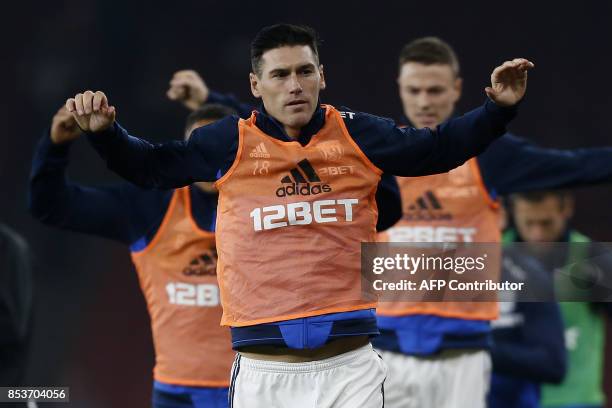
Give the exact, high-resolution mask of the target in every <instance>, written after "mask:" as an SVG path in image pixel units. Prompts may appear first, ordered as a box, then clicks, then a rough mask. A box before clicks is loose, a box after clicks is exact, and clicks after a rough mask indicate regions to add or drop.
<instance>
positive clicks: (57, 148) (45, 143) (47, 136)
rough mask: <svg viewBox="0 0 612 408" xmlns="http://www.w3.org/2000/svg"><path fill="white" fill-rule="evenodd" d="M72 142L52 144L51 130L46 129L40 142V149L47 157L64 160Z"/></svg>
mask: <svg viewBox="0 0 612 408" xmlns="http://www.w3.org/2000/svg"><path fill="white" fill-rule="evenodd" d="M73 143H74V142H73V141H69V142H64V143H53V141H52V140H51V129H49V128H48V129H46V130H45V133H44V134H43V137H42V138H41V141H40V147H41V148H42V149H43V150H44V152H45V153H46V155H47V156H49V157H55V158H64V157H66V156H68V153H69V152H70V148H71V147H72V144H73Z"/></svg>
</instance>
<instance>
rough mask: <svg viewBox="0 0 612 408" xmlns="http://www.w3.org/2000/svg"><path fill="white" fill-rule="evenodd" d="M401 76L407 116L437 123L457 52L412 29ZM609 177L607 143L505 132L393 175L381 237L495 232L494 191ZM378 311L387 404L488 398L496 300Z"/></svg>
mask: <svg viewBox="0 0 612 408" xmlns="http://www.w3.org/2000/svg"><path fill="white" fill-rule="evenodd" d="M397 83H398V88H399V94H400V97H401V100H402V104H403V108H404V113H405V117H404V118H403V122H404V123H405V124H406V125H408V126H414V127H416V128H427V127H429V128H433V127H436V126H439V125H440V124H441V123H444V122H445V121H447V120H449V119H450V118H451V117H452V115H453V112H454V110H455V104H456V103H457V101H458V100H459V98H460V96H461V90H462V79H461V77H460V75H459V61H458V59H457V56H456V55H455V53H454V51H453V50H452V48H451V47H450V46H449V45H448V44H446V43H445V42H444V41H442V40H440V39H439V38H435V37H426V38H420V39H416V40H414V41H413V42H411V43H409V44H407V45H406V46H405V47H404V48H403V50H402V52H401V54H400V58H399V75H398V79H397ZM611 181H612V148H597V149H579V150H555V149H544V148H541V147H538V146H535V145H533V144H532V143H529V142H527V141H526V140H524V139H522V138H518V137H516V136H514V135H511V134H506V135H504V136H503V137H501V138H500V139H499V140H497V141H495V142H494V143H492V144H491V146H490V147H489V148H488V149H487V150H486V151H485V152H483V153H481V154H479V155H478V156H477V157H475V158H473V159H471V160H469V161H467V162H466V163H465V164H463V165H462V166H460V167H457V168H455V169H453V170H451V171H450V172H447V173H442V174H437V175H431V176H427V177H418V178H406V177H399V178H398V183H399V185H400V191H401V193H402V205H403V213H404V214H403V217H402V220H401V221H400V222H398V224H397V225H395V226H394V227H393V228H391V229H389V230H388V231H386V233H383V234H382V240H389V241H396V242H500V232H499V214H498V208H497V207H498V206H497V202H496V198H497V196H498V195H500V194H508V193H512V192H517V191H530V190H537V189H548V188H560V187H568V186H576V185H586V184H595V183H603V182H611ZM377 312H378V315H379V318H378V323H379V327H380V329H381V336H379V337H378V338H377V339H376V340H375V346H376V347H377V348H378V349H380V350H383V357H384V359H385V361H386V362H387V363H388V365H389V375H388V377H387V382H386V384H387V390H386V391H387V392H386V397H387V405H388V406H389V407H404V406H406V405H407V404H417V405H418V406H436V407H456V406H466V407H467V406H469V407H484V406H485V401H486V393H487V391H488V389H489V381H490V373H491V360H490V357H489V354H488V349H489V346H490V341H491V328H490V324H489V323H490V321H491V320H493V319H495V318H496V317H497V314H498V311H497V305H496V304H494V303H485V302H480V303H471V302H452V303H451V302H420V303H407V302H381V303H380V304H379V307H378V310H377ZM440 389H444V390H445V392H444V393H440V392H438V391H437V390H440Z"/></svg>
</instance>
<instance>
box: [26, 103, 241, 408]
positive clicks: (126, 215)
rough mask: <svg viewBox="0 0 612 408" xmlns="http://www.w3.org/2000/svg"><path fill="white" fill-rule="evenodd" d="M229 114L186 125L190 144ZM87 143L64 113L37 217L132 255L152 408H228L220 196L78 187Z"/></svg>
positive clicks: (53, 137)
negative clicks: (72, 178)
mask: <svg viewBox="0 0 612 408" xmlns="http://www.w3.org/2000/svg"><path fill="white" fill-rule="evenodd" d="M231 114H233V111H232V110H231V109H229V108H227V107H224V106H220V105H205V106H203V107H202V108H200V109H199V110H197V111H195V112H193V113H192V114H191V115H190V116H189V117H188V119H187V126H186V129H185V135H186V137H188V136H189V135H190V134H191V132H192V130H193V129H195V128H197V127H199V126H203V125H206V124H209V123H212V122H214V121H216V120H219V119H221V118H223V117H225V116H227V115H231ZM80 135H81V131H80V129H79V128H78V127H77V124H76V122H75V120H74V118H73V117H72V115H71V114H70V113H69V112H68V111H67V110H66V109H65V108H62V109H60V110H59V111H58V112H57V113H56V114H55V116H54V117H53V122H52V124H51V128H50V130H49V131H47V132H45V134H44V135H43V137H42V139H41V140H40V142H39V144H38V146H37V149H36V152H35V156H34V160H33V165H32V175H31V181H30V209H31V212H32V214H33V215H34V216H35V217H36V218H38V219H39V220H41V221H42V222H45V223H47V224H49V225H53V226H55V227H59V228H62V229H68V230H72V231H77V232H83V233H87V234H93V235H97V236H101V237H105V238H109V239H112V240H116V241H119V242H121V243H124V244H126V245H129V247H130V252H131V256H132V260H133V262H134V265H135V267H136V271H137V272H138V277H139V280H140V285H141V288H142V291H143V294H144V296H145V298H146V302H147V307H148V309H149V315H150V317H151V329H152V333H153V342H154V346H155V360H156V363H155V369H154V379H155V382H154V386H153V406H154V407H156V408H181V407H194V408H208V407H211V408H212V407H215V408H217V407H226V406H227V390H228V387H229V379H228V378H229V373H230V369H231V364H232V360H233V358H234V352H233V351H232V349H231V340H230V334H229V331H228V330H227V328H225V327H221V326H219V320H220V319H221V312H222V310H221V304H220V300H219V287H218V285H217V279H216V264H217V262H216V261H217V254H216V250H215V234H214V230H215V216H216V209H217V192H216V190H215V189H214V188H213V187H212V185H211V184H210V183H195V184H191V185H189V186H187V187H183V188H180V189H176V190H164V191H149V190H143V189H141V188H139V187H137V186H134V185H131V184H128V183H123V184H120V185H115V186H107V187H98V188H95V187H87V186H82V185H78V184H74V183H71V182H69V181H67V180H66V174H65V173H66V167H67V165H68V154H69V150H70V146H71V145H72V143H73V141H74V140H76V139H77V138H78V137H79V136H80Z"/></svg>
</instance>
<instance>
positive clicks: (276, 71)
mask: <svg viewBox="0 0 612 408" xmlns="http://www.w3.org/2000/svg"><path fill="white" fill-rule="evenodd" d="M308 68H312V69H314V68H315V65H314V64H313V63H312V62H309V63H307V64H302V65H300V66H299V67H297V69H296V70H297V71H302V70H304V69H308ZM290 71H291V68H285V67H283V68H275V69H273V70H271V71H270V72H269V73H268V74H269V75H274V74H282V73H286V72H290Z"/></svg>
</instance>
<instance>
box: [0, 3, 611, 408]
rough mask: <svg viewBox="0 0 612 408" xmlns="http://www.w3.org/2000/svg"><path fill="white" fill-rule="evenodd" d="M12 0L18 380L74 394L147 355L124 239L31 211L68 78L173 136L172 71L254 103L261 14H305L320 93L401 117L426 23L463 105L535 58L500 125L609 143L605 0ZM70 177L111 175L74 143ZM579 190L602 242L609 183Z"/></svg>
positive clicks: (94, 393) (11, 216)
mask: <svg viewBox="0 0 612 408" xmlns="http://www.w3.org/2000/svg"><path fill="white" fill-rule="evenodd" d="M10 9H11V11H10V12H8V13H3V17H4V18H3V20H5V21H4V22H3V24H2V25H0V33H1V34H2V37H3V39H4V41H3V51H4V52H3V54H4V58H3V63H2V64H1V68H0V69H1V70H2V71H1V72H2V78H3V79H4V82H5V86H4V87H3V89H4V91H5V100H4V103H3V109H2V112H3V113H2V125H3V135H2V148H1V149H0V183H1V185H2V188H1V193H0V197H1V198H2V199H1V200H0V214H2V215H1V217H2V218H0V222H4V223H6V224H8V225H10V226H12V227H13V228H15V229H17V230H18V231H20V232H21V233H22V234H23V235H24V236H25V237H26V238H27V239H28V241H29V242H30V244H31V246H32V250H33V253H34V257H35V264H36V270H35V319H34V337H33V344H32V351H33V355H32V361H31V363H30V370H29V371H30V374H29V383H30V384H32V385H68V386H70V387H71V389H72V395H71V397H72V401H73V403H72V404H70V405H71V406H75V407H81V406H83V407H85V406H86V407H92V408H96V407H110V406H112V407H119V406H134V407H139V406H146V403H147V402H148V399H149V392H150V386H151V381H150V380H151V372H150V369H151V367H152V364H153V360H152V355H153V354H152V345H151V341H150V332H149V328H148V318H147V315H146V307H145V304H144V301H143V299H142V296H141V295H140V293H139V290H138V284H137V279H136V275H135V273H134V272H133V269H132V267H131V266H130V264H129V259H128V257H127V252H126V250H125V249H124V248H123V247H122V246H121V245H118V244H115V243H112V242H109V241H106V240H103V239H97V238H92V237H87V236H82V235H77V234H71V233H66V232H61V231H58V230H53V229H49V228H47V227H44V226H42V225H40V224H38V223H37V222H36V221H34V220H33V219H32V218H31V217H30V216H29V215H28V213H27V210H26V190H27V179H28V172H29V166H30V159H31V152H32V150H33V147H34V144H35V143H36V141H37V140H38V138H39V137H40V136H41V134H42V130H43V129H44V128H45V127H46V126H48V124H49V121H50V118H51V116H52V114H53V113H54V112H55V110H56V109H57V108H58V107H59V106H61V105H62V104H63V103H64V101H65V99H66V98H67V97H69V96H72V95H74V94H75V93H76V92H78V91H81V90H85V89H93V90H98V89H100V90H104V91H105V92H106V93H107V95H108V96H109V98H110V101H111V103H112V104H113V105H115V106H116V107H117V110H118V120H119V121H120V123H122V124H123V125H124V126H126V127H127V128H128V129H130V130H131V131H132V132H134V133H135V134H137V135H139V136H143V137H146V138H149V139H151V140H164V139H168V138H172V137H180V136H181V135H182V131H183V121H184V118H185V116H186V113H187V112H186V111H185V110H184V109H183V108H182V107H180V106H177V105H176V104H175V103H172V102H170V101H168V100H167V99H166V97H165V91H166V89H167V83H168V80H169V79H170V77H171V75H172V73H173V72H174V71H175V70H178V69H184V68H193V69H195V70H197V71H198V72H200V73H201V74H202V75H203V76H204V78H205V80H206V81H207V83H208V84H209V86H210V87H211V88H213V89H215V90H218V91H222V92H232V93H234V94H235V95H237V96H238V97H240V98H241V99H243V100H244V101H250V102H254V101H253V99H252V98H251V97H250V93H249V88H248V82H247V74H248V71H249V58H248V52H249V42H250V39H251V38H252V37H253V35H254V34H255V33H256V32H257V31H258V29H259V28H261V27H262V26H264V25H268V24H272V23H275V22H295V23H305V24H309V25H312V26H313V27H314V28H316V29H317V30H318V31H319V32H320V34H321V36H322V38H323V40H324V45H323V47H322V49H321V57H322V62H323V63H324V65H325V68H326V76H327V81H328V89H327V90H326V91H325V92H324V93H323V95H322V100H323V101H324V102H328V103H332V104H336V105H346V106H349V107H351V108H353V109H355V110H363V111H367V112H371V113H375V114H379V115H384V116H389V117H394V118H397V117H399V115H400V114H401V105H400V101H399V98H398V96H397V89H396V84H395V78H396V74H397V54H398V52H399V49H400V48H401V46H402V45H403V44H404V43H405V42H407V41H409V40H411V39H413V38H416V37H420V36H424V35H437V36H440V37H442V38H444V39H446V40H447V41H449V42H450V44H451V45H452V46H453V47H454V48H455V49H456V51H457V53H458V55H459V58H460V61H461V65H462V76H463V78H464V81H465V82H464V94H463V97H462V99H461V102H460V104H459V110H458V111H459V112H463V111H465V110H466V109H468V108H470V107H475V106H476V105H479V104H480V103H481V102H482V101H483V100H484V92H483V88H484V87H485V86H486V85H487V83H488V80H489V75H490V72H491V70H492V69H493V68H494V67H495V66H496V65H497V64H499V63H501V62H503V60H505V59H507V58H512V57H516V56H522V57H527V58H529V59H531V60H532V61H534V62H535V63H536V70H534V71H533V74H532V75H531V77H530V79H531V81H530V84H529V89H528V97H527V99H526V100H525V101H524V103H523V106H522V107H521V113H520V116H519V117H518V118H517V120H516V121H515V122H513V124H512V125H511V130H512V131H513V132H515V133H517V134H519V135H523V136H527V137H530V138H532V139H533V140H535V141H537V142H539V143H540V144H542V145H544V146H549V147H564V148H571V147H579V146H601V145H606V144H608V145H610V144H612V134H611V132H610V129H609V123H610V117H609V112H610V108H612V96H611V95H612V83H611V82H610V81H609V71H610V66H612V53H610V52H609V45H608V43H607V42H608V40H605V38H608V39H609V38H612V25H610V24H609V18H610V16H611V15H612V3H610V2H588V1H586V2H571V3H570V4H563V3H561V2H554V3H553V2H531V3H520V4H519V3H515V2H511V3H510V2H508V3H501V2H495V3H492V2H484V1H482V2H448V3H440V2H401V3H399V2H385V1H383V2H376V4H374V2H329V1H328V2H303V3H296V2H266V1H262V2H249V3H247V2H244V3H242V2H226V3H223V4H222V3H221V2H218V1H214V2H212V1H211V2H207V1H198V2H195V1H174V2H165V3H159V4H157V3H144V2H143V3H140V4H136V3H134V4H122V3H120V2H111V1H105V2H102V1H92V0H70V1H55V2H47V3H43V2H40V3H38V4H33V3H29V2H18V3H13V4H12V5H11V6H10ZM7 92H8V93H7ZM70 176H71V177H72V178H73V179H74V180H76V181H80V182H86V183H91V184H102V183H107V182H113V181H116V180H118V179H117V177H115V176H114V175H112V174H110V173H109V172H108V171H107V170H106V169H105V166H104V164H103V163H102V162H101V161H100V159H98V158H97V156H95V155H94V154H93V153H92V151H91V149H90V148H89V147H88V146H87V144H86V143H83V142H79V143H77V145H76V146H75V147H74V149H73V151H72V164H71V168H70ZM576 196H577V200H578V206H577V216H576V219H575V225H576V226H577V227H578V228H579V229H580V230H581V231H583V232H585V233H587V234H589V235H591V236H592V237H593V238H595V239H598V240H602V241H612V232H611V231H610V229H611V227H612V213H611V212H610V205H609V203H610V202H611V201H612V189H611V188H609V187H597V188H586V189H580V190H577V191H576ZM609 355H610V353H609ZM608 367H612V365H608ZM608 377H610V376H608ZM608 383H610V378H608ZM49 406H51V405H49ZM611 406H612V405H611Z"/></svg>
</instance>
